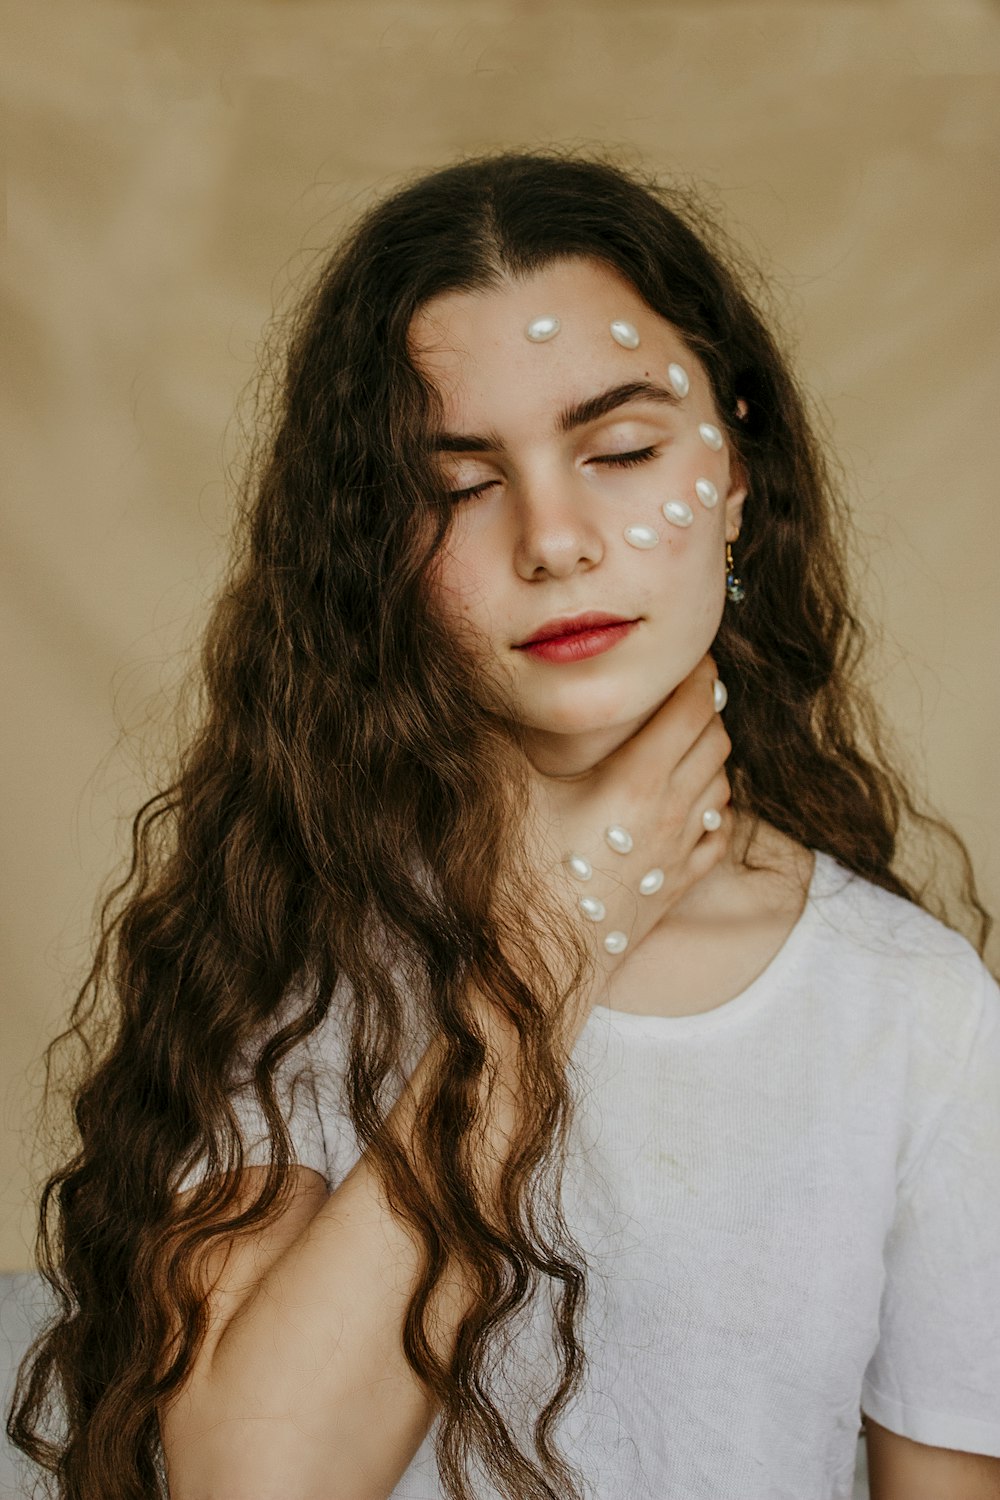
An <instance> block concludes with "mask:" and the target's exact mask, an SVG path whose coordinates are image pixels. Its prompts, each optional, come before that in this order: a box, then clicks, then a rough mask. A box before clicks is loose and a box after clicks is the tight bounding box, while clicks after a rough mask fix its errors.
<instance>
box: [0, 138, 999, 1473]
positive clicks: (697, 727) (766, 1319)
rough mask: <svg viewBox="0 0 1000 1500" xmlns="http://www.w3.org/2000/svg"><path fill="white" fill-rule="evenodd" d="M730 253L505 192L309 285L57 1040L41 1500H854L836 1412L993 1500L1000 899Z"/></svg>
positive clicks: (450, 198)
mask: <svg viewBox="0 0 1000 1500" xmlns="http://www.w3.org/2000/svg"><path fill="white" fill-rule="evenodd" d="M737 267H738V260H737V257H736V256H735V255H734V253H733V252H732V250H731V249H730V248H727V245H726V241H725V238H724V237H723V235H722V234H721V233H720V232H719V231H718V230H717V229H715V228H713V226H712V225H711V224H710V223H709V222H708V220H707V218H706V216H705V215H704V214H703V212H701V211H700V210H699V208H698V206H697V204H696V203H695V202H694V201H693V200H692V199H691V198H690V197H689V196H688V195H686V194H681V193H679V192H677V191H676V190H674V189H671V188H668V187H664V186H662V185H659V184H657V183H655V182H652V181H651V182H645V181H643V180H641V178H640V177H639V176H638V175H637V174H634V173H631V172H626V171H623V170H620V169H619V168H617V167H616V166H615V165H613V164H610V163H607V162H604V161H601V160H599V159H592V158H581V157H579V156H572V155H564V154H561V153H559V152H557V151H542V152H538V153H530V154H501V155H493V156H487V157H485V158H481V159H476V160H470V161H465V162H461V163H459V164H457V165H454V166H451V167H448V168H447V169H445V170H442V171H438V172H435V173H433V174H431V175H429V176H424V177H422V178H420V179H419V180H416V181H414V182H413V183H411V184H410V185H408V186H406V187H404V188H403V189H402V190H400V191H399V192H397V193H396V194H394V195H393V196H391V197H390V198H388V199H387V200H386V201H384V202H382V203H381V204H380V205H378V206H376V207H375V208H374V209H373V210H371V211H370V212H369V213H367V214H366V215H365V216H364V217H363V218H362V219H361V221H360V222H359V223H358V224H357V225H356V226H355V227H354V228H353V230H352V231H351V232H350V233H349V234H348V235H347V236H346V238H345V240H344V242H343V244H342V246H341V247H340V248H339V249H338V251H337V252H336V254H335V255H334V256H333V257H332V259H331V261H330V263H329V265H328V266H327V268H326V269H325V270H324V272H323V274H322V275H321V276H320V278H319V279H318V281H317V283H316V285H315V289H314V291H313V292H312V293H311V294H310V296H309V297H308V298H307V300H306V301H305V302H304V303H303V304H302V306H301V311H300V315H299V317H298V319H297V322H296V323H295V326H294V327H293V329H292V330H291V335H290V340H289V346H288V353H287V369H286V372H285V376H284V381H283V385H282V387H281V389H280V393H279V400H278V401H277V403H276V406H275V421H274V423H273V427H272V428H271V429H270V430H269V431H268V433H267V435H266V437H265V436H262V439H261V448H260V450H259V452H258V453H257V454H256V459H257V462H256V463H255V464H251V465H250V467H249V469H248V479H247V483H246V496H247V501H248V504H247V508H246V514H245V517H244V521H243V527H242V532H241V540H240V544H239V545H238V547H237V548H236V551H235V560H234V563H233V568H232V572H231V575H230V577H229V578H228V579H227V582H226V585H225V588H224V589H223V591H222V592H221V594H220V596H219V600H218V604H217V607H216V610H215V613H214V617H213V620H212V623H211V626H210V629H209V631H208V635H207V639H206V643H205V649H204V656H203V668H204V690H205V697H204V711H203V714H202V718H201V721H200V727H199V729H198V731H197V733H196V735H195V736H194V737H193V739H192V740H191V742H190V744H189V747H188V748H187V750H186V753H185V754H184V757H183V760H182V763H181V764H180V765H179V767H178V771H177V776H176V779H175V781H174V783H173V785H171V786H170V787H169V788H167V789H166V790H165V791H163V792H162V793H161V794H160V795H158V796H157V797H155V798H153V799H152V800H151V801H150V802H149V803H148V804H147V805H146V807H145V808H143V809H142V811H141V812H140V813H139V815H138V816H137V818H136V822H135V832H134V858H133V863H132V868H131V873H130V876H129V878H128V880H127V882H126V883H124V884H123V885H122V886H121V887H120V888H119V889H118V891H117V892H115V893H114V894H113V896H112V897H111V898H109V902H108V905H107V907H106V909H105V914H104V917H103V920H102V923H101V934H100V938H99V942H98V946H97V950H96V958H95V962H94V966H93V970H92V972H91V975H90V976H89V978H88V981H87V983H86V985H85V986H84V988H83V990H82V991H81V994H80V998H79V1000H78V1002H77V1006H76V1008H75V1010H74V1012H73V1016H72V1020H71V1026H70V1028H69V1030H68V1032H67V1033H66V1036H68V1037H79V1038H84V1039H86V1040H88V1042H89V1045H90V1046H91V1048H92V1049H93V1050H92V1054H91V1055H89V1056H88V1060H87V1062H86V1063H85V1065H84V1069H83V1073H82V1076H81V1077H80V1079H79V1083H78V1087H77V1091H76V1094H75V1103H76V1108H75V1120H76V1125H77V1127H78V1130H79V1141H78V1143H77V1144H76V1149H75V1150H74V1153H73V1154H72V1157H71V1159H69V1160H68V1161H67V1164H66V1165H65V1166H64V1168H63V1169H62V1170H61V1171H59V1172H57V1173H55V1174H54V1176H53V1177H52V1178H51V1179H50V1180H49V1182H48V1183H47V1184H46V1187H45V1190H44V1194H43V1198H42V1204H41V1225H40V1233H39V1259H40V1263H41V1265H42V1267H43V1269H44V1271H45V1274H46V1276H47V1277H48V1279H49V1280H50V1281H51V1283H52V1285H53V1287H54V1288H55V1290H56V1291H57V1292H58V1293H59V1295H60V1297H61V1298H62V1310H61V1312H60V1315H59V1316H58V1318H57V1319H55V1320H54V1321H53V1323H52V1325H51V1327H50V1328H49V1329H48V1330H47V1331H45V1333H44V1335H42V1336H40V1338H39V1340H38V1342H37V1344H36V1347H35V1348H34V1350H33V1351H32V1353H31V1354H30V1356H29V1358H28V1359H27V1360H26V1361H25V1364H24V1366H23V1368H22V1371H21V1379H20V1384H19V1388H18V1392H17V1395H16V1398H15V1403H14V1406H13V1410H12V1415H11V1420H10V1433H11V1436H12V1439H13V1441H14V1442H15V1443H16V1444H17V1445H18V1446H19V1447H20V1448H21V1449H22V1450H23V1451H24V1452H25V1453H26V1454H29V1455H30V1456H31V1458H32V1459H34V1460H35V1462H36V1463H38V1464H41V1465H42V1466H43V1467H45V1468H46V1469H48V1470H49V1471H50V1472H51V1473H52V1474H54V1475H57V1476H58V1486H59V1488H58V1494H59V1495H60V1496H65V1497H72V1500H84V1497H87V1500H95V1497H98V1496H100V1497H101V1500H139V1497H142V1500H147V1497H149V1496H151V1495H154V1494H158V1495H164V1494H166V1493H167V1484H168V1482H169V1494H170V1495H171V1496H172V1497H173V1500H278V1497H281V1500H376V1497H386V1496H390V1495H392V1496H394V1497H404V1500H431V1497H438V1496H445V1495H447V1496H450V1497H454V1500H459V1497H461V1500H472V1497H476V1500H479V1497H487V1496H496V1495H503V1496H506V1497H516V1500H536V1497H538V1500H540V1497H559V1500H563V1497H565V1500H571V1497H574V1500H576V1497H583V1496H588V1497H591V1500H620V1497H622V1496H629V1497H636V1500H638V1497H648V1500H664V1497H666V1496H678V1497H681V1496H683V1497H684V1500H695V1497H699V1500H723V1497H725V1500H735V1497H739V1500H777V1497H779V1496H786V1497H795V1500H849V1497H850V1495H851V1493H852V1480H853V1475H854V1468H855V1456H856V1447H857V1439H858V1435H859V1428H860V1427H861V1426H862V1422H864V1426H865V1427H866V1429H867V1434H868V1445H869V1459H870V1466H871V1473H872V1492H873V1494H875V1495H877V1496H878V1500H886V1497H888V1500H893V1497H896V1500H898V1497H900V1496H903V1495H904V1494H905V1495H906V1497H907V1500H916V1497H918V1496H922V1495H928V1494H931V1493H933V1494H934V1495H935V1496H940V1497H946V1496H954V1497H956V1500H957V1497H958V1496H959V1495H961V1497H962V1500H972V1497H980V1496H983V1497H985V1496H986V1495H994V1494H995V1492H996V1490H995V1487H996V1485H997V1474H998V1471H1000V1403H998V1397H997V1392H998V1391H1000V1298H998V1297H997V1288H996V1275H995V1272H996V1267H997V1263H998V1252H1000V1173H998V1171H997V1165H998V1163H997V1141H998V1139H1000V990H998V987H997V984H996V980H995V978H994V976H993V975H992V974H991V973H990V971H989V970H988V968H987V967H986V965H985V963H984V961H983V957H982V955H983V952H984V944H985V940H986V937H987V934H988V931H989V927H990V925H991V919H990V918H989V916H988V915H987V913H986V911H985V910H984V908H983V906H982V905H981V903H980V901H979V899H978V897H977V894H976V887H975V882H974V880H973V876H972V872H971V869H970V866H969V860H968V855H967V853H966V851H965V848H964V846H963V845H962V844H961V841H960V840H959V839H958V837H957V835H956V834H955V833H954V832H953V831H952V830H951V829H950V828H949V827H948V826H947V825H946V824H944V823H943V822H941V821H940V820H939V819H936V818H934V817H932V816H930V815H929V814H927V813H925V812H921V811H919V810H918V809H917V808H916V807H915V805H914V802H913V799H912V797H911V795H910V793H909V791H908V789H907V786H906V783H905V780H904V779H903V777H902V776H901V774H900V772H899V770H898V769H897V768H895V767H894V766H893V764H892V763H891V760H890V758H889V757H888V756H887V755H886V753H885V750H884V748H883V745H884V737H883V736H882V734H881V732H880V727H879V719H878V715H877V713H876V710H875V708H874V707H873V705H872V703H871V701H870V700H869V698H868V697H867V696H866V694H865V693H864V691H863V690H862V688H861V686H860V685H859V681H858V676H857V670H858V661H859V657H860V651H861V646H862V642H863V635H862V627H861V625H860V623H859V618H858V614H857V612H856V608H855V606H854V605H853V603H852V601H851V597H850V594H849V589H848V582H847V577H846V570H845V563H844V555H845V552H844V548H845V536H846V522H845V517H844V512H843V508H842V503H841V501H840V500H839V499H838V497H837V495H836V493H835V491H834V489H833V488H832V486H831V484H830V482H829V479H828V476H827V471H826V469H825V467H824V462H823V458H822V456H821V452H820V450H819V447H818V445H817V442H816V439H815V437H814V435H813V433H812V430H811V427H810V423H809V419H808V415H807V409H806V405H805V402H804V400H803V397H802V395H801V393H800V391H799V389H798V387H797V385H796V383H795V380H794V378H793V376H792V374H791V373H790V371H789V367H788V364H787V362H786V360H785V358H784V357H783V355H782V354H781V352H780V350H779V348H778V346H777V344H776V342H775V339H774V337H773V336H772V334H771V333H770V332H769V331H768V329H767V327H766V326H765V323H764V321H763V320H762V317H761V315H760V313H759V312H758V311H757V310H756V309H755V306H754V304H753V302H752V300H751V298H750V296H749V294H748V292H747V290H746V282H745V280H744V278H743V277H742V275H741V274H738V270H737ZM594 615H596V616H597V617H598V618H597V619H596V620H594V619H592V618H589V617H591V616H594ZM915 833H922V834H924V835H926V836H927V837H926V839H925V840H924V843H925V844H926V846H927V849H928V851H929V860H928V866H927V868H928V869H929V870H930V871H931V872H933V874H934V875H935V876H938V875H939V872H940V871H942V870H943V869H944V866H943V864H942V862H941V859H940V854H939V847H938V846H940V847H943V846H947V847H948V848H949V849H950V850H951V851H952V852H957V854H958V856H959V860H960V863H961V866H962V873H963V882H962V886H961V889H960V891H959V900H958V902H957V909H955V910H951V909H950V908H949V905H948V902H947V900H946V893H945V892H944V891H942V890H940V889H938V890H935V888H934V886H933V884H932V882H931V881H930V879H925V878H924V874H923V873H922V872H921V870H920V868H919V866H920V861H919V857H918V856H919V847H918V845H917V842H916V840H914V838H913V835H914V834H915ZM904 854H905V855H906V857H907V869H908V870H909V871H910V874H909V876H904V874H903V873H902V870H901V868H900V866H901V862H902V857H903V855H904ZM952 906H953V907H956V903H952ZM950 910H951V914H950V915H949V912H950ZM963 926H965V927H967V928H968V931H967V932H964V933H963V931H962V930H961V929H962V928H963ZM104 996H107V997H108V1000H107V1001H106V1003H105V1004H104V1008H103V1010H101V1009H100V1008H99V1007H98V1003H97V1002H98V1001H99V1000H100V999H101V997H104ZM57 1040H58V1039H57ZM53 1045H55V1044H53ZM50 1050H51V1049H50ZM53 1401H55V1402H58V1403H61V1404H62V1405H63V1407H64V1409H65V1416H66V1422H65V1426H64V1428H63V1430H62V1431H60V1432H58V1433H56V1434H51V1433H47V1432H46V1429H45V1421H44V1418H45V1416H46V1412H47V1410H48V1408H49V1404H50V1403H51V1402H53ZM921 1486H923V1488H921Z"/></svg>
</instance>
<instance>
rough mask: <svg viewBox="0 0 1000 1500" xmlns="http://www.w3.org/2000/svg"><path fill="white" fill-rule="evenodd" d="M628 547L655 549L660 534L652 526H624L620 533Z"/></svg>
mask: <svg viewBox="0 0 1000 1500" xmlns="http://www.w3.org/2000/svg"><path fill="white" fill-rule="evenodd" d="M622 535H623V536H624V538H625V540H626V541H627V542H628V544H629V546H630V547H640V548H642V549H643V550H645V549H646V548H647V547H655V546H656V544H657V542H658V541H659V540H660V533H659V532H658V531H656V530H655V529H654V528H653V527H652V526H626V527H625V530H624V531H623V532H622Z"/></svg>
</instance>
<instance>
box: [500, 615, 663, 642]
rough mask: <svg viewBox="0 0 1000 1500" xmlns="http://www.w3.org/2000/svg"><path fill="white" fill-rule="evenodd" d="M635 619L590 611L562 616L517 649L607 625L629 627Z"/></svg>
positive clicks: (541, 626)
mask: <svg viewBox="0 0 1000 1500" xmlns="http://www.w3.org/2000/svg"><path fill="white" fill-rule="evenodd" d="M633 618H634V617H632V618H630V617H629V616H628V615H609V614H603V613H601V612H600V611H594V610H589V611H588V612H587V613H586V614H582V615H560V616H559V617H558V618H557V619H554V620H547V621H546V623H545V624H544V625H540V626H539V628H538V629H537V630H536V631H535V633H534V635H530V636H528V638H527V640H524V641H519V642H518V644H517V647H516V648H515V649H518V650H520V648H521V647H522V646H533V645H535V643H536V642H538V641H552V640H556V639H558V638H559V637H560V636H567V635H578V634H579V633H580V632H581V631H584V630H600V629H602V628H603V627H604V626H606V625H629V624H632V622H633Z"/></svg>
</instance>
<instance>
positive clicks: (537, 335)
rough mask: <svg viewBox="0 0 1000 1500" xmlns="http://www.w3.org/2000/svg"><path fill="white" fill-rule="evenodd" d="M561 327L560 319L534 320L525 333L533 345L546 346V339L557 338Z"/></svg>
mask: <svg viewBox="0 0 1000 1500" xmlns="http://www.w3.org/2000/svg"><path fill="white" fill-rule="evenodd" d="M561 326H562V325H561V323H560V322H559V319H558V318H532V320H531V322H530V323H529V324H528V326H527V328H526V329H525V330H524V333H525V337H526V338H529V339H530V340H531V342H532V343H533V344H544V343H545V340H546V339H554V338H555V336H556V334H557V333H558V332H559V329H560V328H561Z"/></svg>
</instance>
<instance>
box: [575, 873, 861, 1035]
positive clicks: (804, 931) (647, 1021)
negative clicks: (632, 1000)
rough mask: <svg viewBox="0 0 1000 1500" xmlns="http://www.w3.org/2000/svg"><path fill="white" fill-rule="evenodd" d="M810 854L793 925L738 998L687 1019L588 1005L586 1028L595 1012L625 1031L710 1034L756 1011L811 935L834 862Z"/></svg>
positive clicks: (797, 957)
mask: <svg viewBox="0 0 1000 1500" xmlns="http://www.w3.org/2000/svg"><path fill="white" fill-rule="evenodd" d="M812 855H813V867H812V873H811V875H810V877H809V884H808V885H807V887H806V896H805V902H804V904H803V907H802V910H801V911H800V913H799V915H798V917H797V918H796V920H795V923H794V925H793V926H792V927H791V928H790V929H789V931H788V934H787V935H786V937H785V940H784V942H783V943H782V945H781V947H780V948H779V949H778V950H777V952H776V953H775V954H774V955H773V957H772V958H771V959H770V960H769V962H768V963H767V965H766V967H765V968H763V969H762V970H761V971H760V973H759V974H758V975H757V977H756V978H755V979H752V980H751V981H750V983H749V984H748V985H747V986H746V987H745V988H744V989H742V990H740V992H739V994H738V995H734V996H733V997H732V999H731V1000H724V1001H723V1002H722V1004H721V1005H716V1006H713V1008H712V1009H711V1010H703V1011H696V1012H695V1013H694V1014H693V1015H690V1016H656V1015H648V1014H646V1013H645V1012H643V1011H632V1010H614V1009H613V1008H612V1007H611V1006H609V1005H596V1004H595V1005H593V1006H591V1010H590V1015H589V1016H588V1017H587V1023H586V1025H587V1026H589V1025H590V1023H591V1020H592V1019H593V1016H594V1013H595V1011H596V1012H600V1014H601V1015H602V1016H604V1017H605V1018H606V1021H607V1024H610V1025H612V1026H620V1027H621V1028H622V1029H623V1030H626V1031H644V1032H646V1031H656V1032H659V1033H661V1034H663V1033H664V1032H668V1031H669V1032H673V1033H678V1032H693V1031H712V1030H715V1029H717V1028H718V1027H720V1026H724V1025H728V1024H729V1022H730V1021H733V1020H736V1019H738V1018H740V1017H743V1016H745V1015H746V1014H747V1013H748V1012H749V1011H753V1010H756V1009H757V1007H758V1006H759V1005H760V1004H762V1003H764V1002H765V1001H766V1000H767V999H768V997H769V996H770V995H771V994H772V993H773V991H774V985H775V981H777V980H780V979H781V978H783V977H784V975H785V973H786V972H787V971H788V970H789V969H790V968H792V967H793V966H794V965H795V964H796V963H797V961H798V959H799V956H800V953H801V950H802V947H803V945H804V944H805V943H806V942H807V941H808V939H809V937H810V936H811V932H812V926H813V921H814V919H815V898H816V896H817V895H818V894H819V891H820V887H821V885H822V883H823V881H824V878H825V876H826V875H827V873H828V870H829V869H830V867H831V866H832V865H833V863H834V861H833V860H832V858H831V856H830V855H828V854H825V853H824V852H823V850H821V849H813V850H812ZM584 1030H586V1026H585V1027H584Z"/></svg>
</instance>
